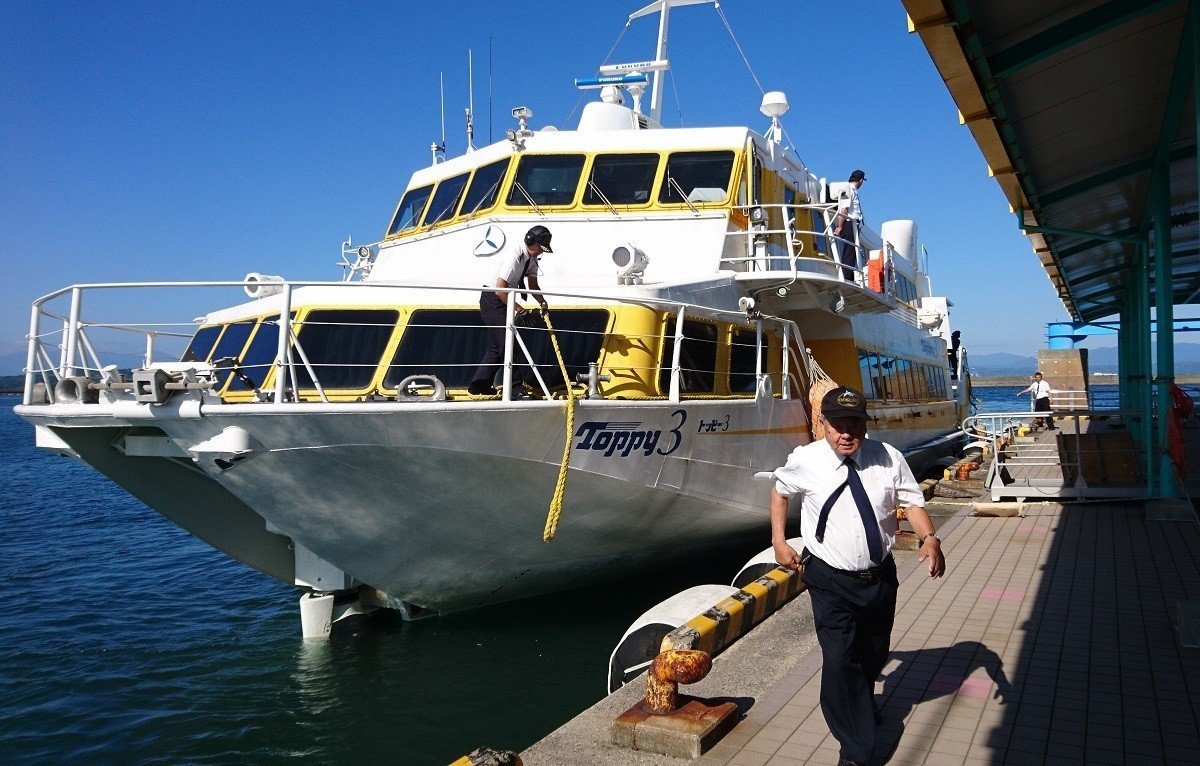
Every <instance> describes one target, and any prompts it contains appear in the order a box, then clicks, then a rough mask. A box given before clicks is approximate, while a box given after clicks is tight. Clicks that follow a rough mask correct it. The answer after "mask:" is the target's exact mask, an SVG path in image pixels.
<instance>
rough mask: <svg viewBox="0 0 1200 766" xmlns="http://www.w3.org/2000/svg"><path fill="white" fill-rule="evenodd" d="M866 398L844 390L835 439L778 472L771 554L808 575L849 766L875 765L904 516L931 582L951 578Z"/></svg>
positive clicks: (828, 692)
mask: <svg viewBox="0 0 1200 766" xmlns="http://www.w3.org/2000/svg"><path fill="white" fill-rule="evenodd" d="M868 419H869V416H868V415H867V408H866V399H865V398H864V397H863V394H862V392H860V391H856V390H854V389H852V388H845V387H840V388H835V389H834V390H832V391H830V392H829V393H828V394H826V395H825V397H824V398H823V399H822V401H821V423H822V425H823V426H824V427H825V438H824V439H821V440H819V441H814V442H812V443H811V444H807V445H805V446H803V447H797V448H796V449H795V450H794V451H793V452H792V454H791V455H790V456H789V457H788V460H787V464H786V465H784V466H783V467H782V468H779V469H778V470H776V471H775V480H776V483H775V486H774V487H773V488H772V490H771V545H772V547H773V548H774V549H775V560H776V561H777V562H779V563H780V564H782V565H783V566H785V567H788V568H790V569H796V568H798V567H799V566H800V565H801V563H803V564H804V570H803V573H802V576H803V578H804V583H805V585H807V586H808V592H809V594H810V596H811V599H812V609H813V617H814V620H815V623H816V629H817V640H818V641H819V642H820V644H821V654H822V657H823V666H822V669H821V711H822V712H823V713H824V714H825V722H826V724H828V726H829V731H830V733H831V734H833V736H834V738H836V739H837V741H838V742H839V743H840V744H841V754H840V758H841V760H840V761H839V764H843V765H846V764H865V763H866V762H867V761H868V759H869V758H870V757H871V751H872V749H873V748H874V747H875V732H876V727H877V726H878V725H879V723H880V722H881V721H882V717H881V715H880V713H879V708H878V706H877V705H876V703H875V679H876V678H877V677H878V676H879V673H880V671H882V670H883V666H884V665H885V664H886V663H887V658H888V653H889V651H890V650H891V636H892V622H893V621H894V619H895V615H896V589H897V587H898V586H899V584H898V582H897V580H896V562H895V560H894V559H893V558H892V554H891V550H892V545H893V544H894V542H895V535H896V528H897V527H896V511H897V509H899V508H904V509H905V510H906V512H907V514H908V520H909V522H910V523H911V524H912V527H913V531H915V532H916V533H917V535H918V537H919V539H920V542H921V551H920V554H919V559H920V560H921V561H922V562H924V561H928V562H929V563H928V570H929V576H930V577H941V576H942V573H943V572H944V571H945V569H946V559H945V557H944V556H943V555H942V550H941V541H940V540H938V537H937V535H936V534H934V529H933V522H932V521H931V520H930V518H929V514H928V513H926V512H925V497H924V495H923V494H922V493H921V489H920V487H919V486H917V482H916V480H915V479H914V478H913V474H912V471H911V470H910V469H909V467H908V464H907V463H906V462H905V461H904V456H903V455H901V454H900V451H899V450H897V449H896V448H895V447H892V446H891V445H890V444H885V443H883V442H880V441H875V440H873V439H867V438H866V433H867V420H868ZM792 496H798V497H800V498H801V534H802V535H803V537H804V548H805V550H804V553H803V554H799V553H797V552H796V550H795V549H794V548H792V547H791V546H790V545H788V542H787V537H786V535H785V533H784V527H785V525H786V522H787V511H788V498H789V497H792Z"/></svg>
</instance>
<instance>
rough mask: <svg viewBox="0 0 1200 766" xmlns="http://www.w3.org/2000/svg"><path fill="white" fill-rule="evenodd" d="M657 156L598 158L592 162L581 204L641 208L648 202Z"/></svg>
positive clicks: (634, 155) (606, 155)
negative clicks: (609, 203)
mask: <svg viewBox="0 0 1200 766" xmlns="http://www.w3.org/2000/svg"><path fill="white" fill-rule="evenodd" d="M657 170H658V155H657V154H601V155H599V156H597V157H596V158H595V159H594V160H592V173H591V175H590V176H589V178H588V181H589V183H588V184H587V185H586V186H585V187H584V190H583V204H585V205H603V204H605V200H607V201H608V202H611V203H612V204H614V205H643V204H645V203H647V202H649V201H650V190H651V187H653V186H654V174H655V172H657Z"/></svg>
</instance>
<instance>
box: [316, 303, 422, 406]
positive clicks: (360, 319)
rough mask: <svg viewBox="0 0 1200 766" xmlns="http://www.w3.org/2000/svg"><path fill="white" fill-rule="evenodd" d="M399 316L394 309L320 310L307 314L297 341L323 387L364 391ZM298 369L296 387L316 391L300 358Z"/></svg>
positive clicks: (373, 374) (372, 376) (373, 375)
mask: <svg viewBox="0 0 1200 766" xmlns="http://www.w3.org/2000/svg"><path fill="white" fill-rule="evenodd" d="M399 317H400V312H399V311H396V310H395V309H319V310H316V311H310V312H308V315H307V316H305V318H304V324H303V325H301V327H300V332H299V334H298V335H297V338H298V341H299V344H300V347H301V348H302V349H303V350H304V354H305V356H307V357H308V361H309V364H311V365H312V368H313V372H315V373H316V375H317V380H319V381H320V382H321V386H322V387H323V388H326V389H352V390H357V389H362V388H366V387H367V386H368V385H370V383H371V379H372V378H374V377H375V369H376V368H377V367H378V366H379V360H380V359H381V358H382V357H383V349H384V347H385V346H387V342H388V338H390V337H391V335H392V330H393V329H395V327H396V321H397V320H398V319H399ZM296 356H297V357H299V355H298V354H297V355H296ZM295 369H296V382H297V385H299V386H300V387H301V388H313V381H312V378H311V377H310V376H309V374H308V370H307V369H306V368H305V366H304V364H303V363H302V362H301V360H300V359H299V358H297V359H296V360H295Z"/></svg>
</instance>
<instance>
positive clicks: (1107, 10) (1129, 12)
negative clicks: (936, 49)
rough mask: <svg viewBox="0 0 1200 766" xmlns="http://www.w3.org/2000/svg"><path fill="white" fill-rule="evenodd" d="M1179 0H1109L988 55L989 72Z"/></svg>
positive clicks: (1010, 69) (999, 72)
mask: <svg viewBox="0 0 1200 766" xmlns="http://www.w3.org/2000/svg"><path fill="white" fill-rule="evenodd" d="M1176 2H1179V0H1110V2H1107V3H1104V4H1103V5H1099V6H1097V7H1095V8H1093V9H1091V10H1090V11H1085V12H1083V13H1081V14H1079V15H1078V16H1075V17H1074V18H1071V19H1068V20H1067V21H1064V22H1062V23H1061V24H1056V25H1054V26H1052V27H1050V28H1049V29H1046V30H1044V31H1042V32H1038V33H1037V34H1035V35H1033V36H1032V37H1029V38H1028V39H1025V40H1022V41H1021V42H1019V43H1017V44H1015V45H1012V46H1010V47H1008V48H1005V49H1004V50H1002V51H1000V52H999V53H996V54H994V55H992V56H990V57H989V58H988V62H989V64H990V65H991V70H992V76H993V77H996V78H1003V77H1008V76H1009V75H1011V74H1013V73H1014V72H1016V71H1018V70H1020V69H1024V68H1025V67H1027V66H1029V65H1030V64H1033V63H1036V62H1038V61H1041V60H1042V59H1044V58H1046V57H1048V56H1053V55H1054V54H1055V53H1059V52H1061V51H1064V50H1066V49H1067V48H1070V47H1071V46H1073V45H1075V44H1077V43H1081V42H1083V41H1084V40H1087V39H1088V38H1090V37H1094V36H1096V35H1098V34H1100V33H1101V32H1105V31H1107V30H1109V29H1112V28H1114V27H1118V26H1120V25H1122V24H1124V23H1126V22H1129V21H1132V20H1134V19H1136V18H1139V17H1141V16H1144V15H1146V14H1147V13H1150V12H1151V11H1156V10H1158V9H1159V8H1162V7H1164V6H1167V5H1172V4H1173V3H1176Z"/></svg>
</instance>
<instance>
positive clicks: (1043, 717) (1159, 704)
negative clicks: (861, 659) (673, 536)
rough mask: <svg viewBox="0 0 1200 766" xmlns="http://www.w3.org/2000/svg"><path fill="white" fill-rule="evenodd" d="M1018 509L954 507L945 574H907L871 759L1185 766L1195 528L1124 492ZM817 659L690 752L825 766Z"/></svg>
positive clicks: (1195, 594)
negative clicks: (711, 742)
mask: <svg viewBox="0 0 1200 766" xmlns="http://www.w3.org/2000/svg"><path fill="white" fill-rule="evenodd" d="M1030 510H1031V514H1030V515H1029V516H1026V517H1024V518H1006V519H1002V518H979V517H972V516H968V515H966V513H967V512H966V511H964V512H962V513H960V514H959V515H957V516H955V517H954V519H952V520H951V521H950V522H948V523H947V524H946V525H944V527H943V529H944V530H948V532H947V534H946V541H945V548H946V552H947V559H948V562H949V563H948V573H947V576H946V577H945V578H944V579H941V580H930V579H929V578H928V576H927V575H926V573H925V571H924V570H923V569H921V568H916V567H915V562H914V564H910V565H908V566H906V567H903V569H902V571H901V588H900V593H899V601H898V606H897V615H896V627H895V633H894V634H893V640H894V651H893V653H892V659H891V661H890V662H889V663H888V665H887V667H886V668H885V669H884V678H883V680H882V682H880V683H879V684H878V685H877V687H876V690H877V692H878V694H879V699H880V701H881V703H882V706H883V713H884V718H885V721H884V724H883V727H882V729H881V735H880V739H879V744H878V747H877V752H876V754H875V758H874V759H873V762H874V763H883V762H887V763H891V764H929V765H931V766H932V765H934V764H962V763H967V764H1002V763H1003V764H1043V763H1084V762H1086V763H1114V764H1116V763H1126V762H1129V763H1164V762H1174V763H1181V762H1195V761H1196V759H1197V753H1200V723H1198V718H1200V662H1197V658H1198V657H1200V655H1198V654H1197V650H1196V649H1188V648H1183V647H1182V646H1181V645H1180V641H1179V638H1178V637H1177V635H1176V632H1175V629H1174V628H1173V627H1172V626H1173V621H1176V620H1177V619H1178V618H1179V616H1180V614H1181V612H1180V607H1179V602H1180V601H1181V600H1192V599H1200V529H1198V527H1197V524H1196V523H1195V521H1187V522H1164V521H1148V520H1147V519H1146V518H1145V514H1144V512H1143V511H1142V508H1141V506H1140V504H1130V503H1081V504H1071V505H1062V504H1057V503H1052V504H1051V503H1047V504H1039V505H1036V506H1032V507H1031V509H1030ZM791 608H803V609H807V608H808V605H807V602H806V599H803V598H801V599H798V600H797V601H796V602H795V603H794V604H793V606H792V607H791ZM1182 614H1184V615H1185V621H1186V620H1187V619H1190V617H1188V615H1189V614H1190V612H1189V611H1188V610H1186V609H1185V611H1184V612H1183V613H1182ZM820 667H821V656H820V652H819V650H814V651H813V652H812V653H810V654H809V655H808V656H807V657H806V658H805V659H804V660H803V661H802V662H800V664H799V665H797V666H796V667H795V668H794V669H793V670H792V671H791V672H790V673H789V674H788V675H787V676H785V677H784V678H783V680H782V681H781V682H780V683H779V684H778V685H776V687H775V688H774V690H773V691H771V692H770V693H769V694H767V695H766V696H764V697H763V698H760V699H759V700H758V701H757V704H755V705H754V706H753V707H752V708H751V709H750V711H749V713H748V715H747V717H746V719H745V720H743V721H742V722H741V723H740V724H739V725H738V726H737V727H736V728H735V729H734V730H733V731H732V732H731V733H730V734H729V735H727V736H726V737H725V739H724V740H723V741H722V742H720V743H719V744H718V745H717V746H716V747H714V748H713V750H711V751H710V752H709V753H707V754H706V755H705V756H703V757H702V758H700V759H699V760H698V761H695V763H697V764H703V765H704V766H717V764H735V765H736V766H757V765H759V764H770V765H771V766H792V765H794V764H803V763H814V764H818V763H819V764H831V763H836V762H837V747H838V746H837V742H836V741H835V740H834V739H833V738H832V737H831V736H830V735H829V732H828V729H827V728H826V725H825V721H824V718H823V717H822V715H821V711H820V708H819V703H818V693H819V686H820ZM889 754H890V755H889Z"/></svg>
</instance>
